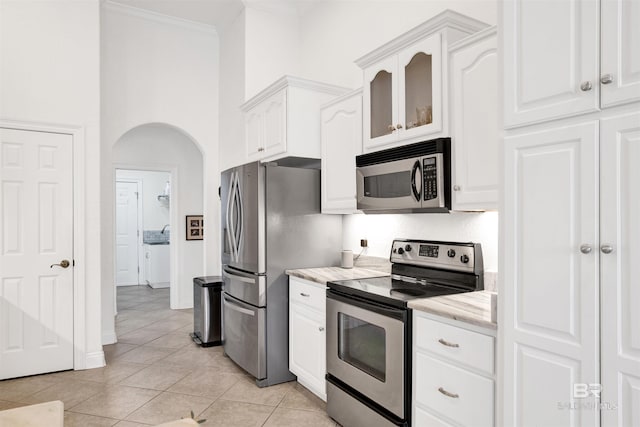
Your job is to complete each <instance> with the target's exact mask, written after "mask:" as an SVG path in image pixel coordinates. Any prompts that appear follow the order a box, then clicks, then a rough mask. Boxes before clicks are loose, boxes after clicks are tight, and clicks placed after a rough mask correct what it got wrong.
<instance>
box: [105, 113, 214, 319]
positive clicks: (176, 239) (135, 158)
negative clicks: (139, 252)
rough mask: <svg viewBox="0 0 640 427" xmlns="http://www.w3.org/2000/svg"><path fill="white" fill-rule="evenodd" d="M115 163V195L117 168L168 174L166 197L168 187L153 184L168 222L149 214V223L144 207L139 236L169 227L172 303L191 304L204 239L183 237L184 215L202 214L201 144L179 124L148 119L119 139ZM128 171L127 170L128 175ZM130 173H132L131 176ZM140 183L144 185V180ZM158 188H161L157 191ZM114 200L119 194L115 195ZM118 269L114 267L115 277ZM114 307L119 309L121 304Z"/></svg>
mask: <svg viewBox="0 0 640 427" xmlns="http://www.w3.org/2000/svg"><path fill="white" fill-rule="evenodd" d="M112 165H113V169H114V171H113V176H114V182H113V185H114V187H113V188H114V195H116V196H117V194H116V180H117V179H118V176H123V174H122V173H119V172H118V171H120V172H123V171H138V172H137V173H138V174H139V176H144V174H145V172H146V173H147V174H149V175H150V174H152V173H156V174H157V173H163V172H164V173H167V174H168V175H167V176H169V179H168V181H169V182H170V191H169V194H168V196H169V197H168V200H162V197H160V198H159V197H158V196H164V195H165V194H164V192H165V190H164V188H162V189H158V188H157V187H158V185H157V182H156V185H155V188H152V189H151V190H150V191H151V192H152V196H154V197H155V199H156V201H157V206H158V207H159V208H160V209H166V210H167V212H166V214H167V216H166V217H167V218H168V219H167V222H166V223H163V224H162V227H160V226H159V225H158V224H159V223H158V221H157V218H156V221H155V222H153V221H154V220H152V219H150V218H147V219H146V221H148V222H147V224H150V225H149V226H148V227H146V226H145V218H144V216H145V215H144V212H143V214H142V215H141V218H142V224H141V225H140V233H141V234H142V236H141V237H142V238H143V239H140V241H143V240H144V235H145V231H147V232H148V233H146V234H147V235H148V234H150V233H156V232H158V231H161V230H162V228H164V229H165V232H166V231H167V230H169V233H168V234H169V236H170V238H169V241H170V244H169V259H170V261H169V283H170V307H171V308H172V309H180V308H189V307H191V306H192V304H193V285H192V278H193V277H195V276H201V275H203V270H204V255H203V254H204V245H203V241H202V240H187V239H186V238H185V234H186V223H185V218H186V216H187V215H202V213H203V209H204V190H203V184H204V183H203V155H202V152H201V150H200V148H199V147H198V145H197V144H196V143H195V141H194V140H193V138H191V137H190V136H188V134H186V133H185V132H184V131H182V130H181V129H179V128H176V127H174V126H171V125H168V124H163V123H149V124H144V125H140V126H137V127H135V128H133V129H131V130H129V131H127V132H126V133H125V134H123V135H122V136H121V137H120V138H119V139H118V141H117V142H116V143H115V144H114V146H113V150H112ZM126 175H127V174H126V173H125V174H124V176H126ZM131 175H132V174H131V173H129V178H131ZM141 185H142V186H143V187H144V183H142V184H141ZM143 192H144V190H143ZM156 192H158V194H155V193H156ZM154 197H150V198H149V199H153V198H154ZM115 201H116V197H114V202H115ZM166 202H168V203H166ZM163 205H164V206H163ZM150 206H153V205H150ZM159 212H160V213H161V211H159ZM114 215H115V203H114ZM115 222H116V221H114V226H115ZM167 224H169V225H167ZM165 226H166V227H165ZM115 231H116V230H115V227H114V245H113V246H114V248H113V250H114V255H115V256H116V258H117V254H116V251H117V241H116V239H117V237H116V236H115ZM142 262H144V259H143V261H142ZM114 264H115V263H114ZM156 265H158V263H156ZM160 265H161V263H160ZM114 267H115V266H114ZM140 267H141V273H142V275H141V277H143V279H142V280H141V284H142V285H146V280H147V279H146V278H144V266H140ZM115 273H116V272H115V271H114V277H115ZM114 285H115V283H114ZM114 308H116V310H117V307H114Z"/></svg>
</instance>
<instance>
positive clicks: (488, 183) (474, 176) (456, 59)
mask: <svg viewBox="0 0 640 427" xmlns="http://www.w3.org/2000/svg"><path fill="white" fill-rule="evenodd" d="M496 37H497V36H496V30H495V27H494V29H493V30H492V31H491V32H488V33H487V35H486V37H485V38H483V39H482V40H478V41H476V42H475V43H473V44H471V45H468V46H464V47H462V48H460V49H457V50H455V51H453V52H451V53H450V57H449V58H450V72H451V98H452V99H451V107H452V108H451V117H452V125H453V128H452V129H453V132H452V134H451V136H452V139H453V158H454V162H453V170H454V172H453V179H452V181H453V190H454V191H453V193H452V194H453V209H454V210H470V209H497V207H498V170H499V169H498V163H499V162H498V159H499V158H500V153H499V152H498V147H499V141H500V138H499V136H498V93H499V91H498V49H497V41H496Z"/></svg>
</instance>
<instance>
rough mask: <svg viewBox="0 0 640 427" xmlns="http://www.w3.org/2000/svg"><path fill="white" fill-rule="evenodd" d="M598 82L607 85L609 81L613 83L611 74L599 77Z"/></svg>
mask: <svg viewBox="0 0 640 427" xmlns="http://www.w3.org/2000/svg"><path fill="white" fill-rule="evenodd" d="M600 83H602V84H603V85H608V84H609V83H613V74H605V75H604V76H602V77H600Z"/></svg>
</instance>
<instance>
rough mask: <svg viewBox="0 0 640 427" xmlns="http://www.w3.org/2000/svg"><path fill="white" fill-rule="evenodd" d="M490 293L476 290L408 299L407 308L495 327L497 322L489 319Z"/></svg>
mask: <svg viewBox="0 0 640 427" xmlns="http://www.w3.org/2000/svg"><path fill="white" fill-rule="evenodd" d="M492 294H493V292H488V291H478V292H465V293H462V294H453V295H443V296H440V297H433V298H421V299H415V300H412V301H409V308H412V309H414V310H419V311H424V312H426V313H432V314H437V315H438V316H442V317H447V318H450V319H454V320H459V321H462V322H466V323H470V324H472V325H477V326H482V327H486V328H491V329H497V328H498V325H497V323H496V322H495V321H492V320H491V317H492V316H491V295H492Z"/></svg>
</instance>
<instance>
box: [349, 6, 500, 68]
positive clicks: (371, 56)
mask: <svg viewBox="0 0 640 427" xmlns="http://www.w3.org/2000/svg"><path fill="white" fill-rule="evenodd" d="M488 25H489V24H487V23H486V22H482V21H479V20H477V19H474V18H471V17H469V16H466V15H463V14H461V13H458V12H455V11H453V10H450V9H447V10H445V11H443V12H441V13H439V14H437V15H436V16H434V17H433V18H431V19H429V20H428V21H426V22H424V23H423V24H421V25H418V26H417V27H415V28H413V29H411V30H409V31H407V32H406V33H404V34H402V35H401V36H398V37H396V38H395V39H393V40H391V41H390V42H387V43H385V44H383V45H382V46H380V47H379V48H377V49H376V50H374V51H372V52H370V53H368V54H366V55H364V56H362V57H360V58H358V59H356V60H355V63H356V65H358V66H359V67H360V68H367V67H368V66H370V65H372V64H374V63H376V62H378V61H379V60H381V59H383V58H386V57H387V56H390V55H392V54H394V53H396V52H397V51H399V50H401V49H403V48H405V47H407V46H409V45H411V44H413V42H415V41H416V40H417V39H420V38H422V37H425V36H427V35H429V34H432V33H435V32H436V31H439V30H442V29H444V28H453V29H456V30H459V31H462V32H465V33H469V34H472V33H475V32H477V31H480V30H482V29H483V28H486V27H487V26H488Z"/></svg>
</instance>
